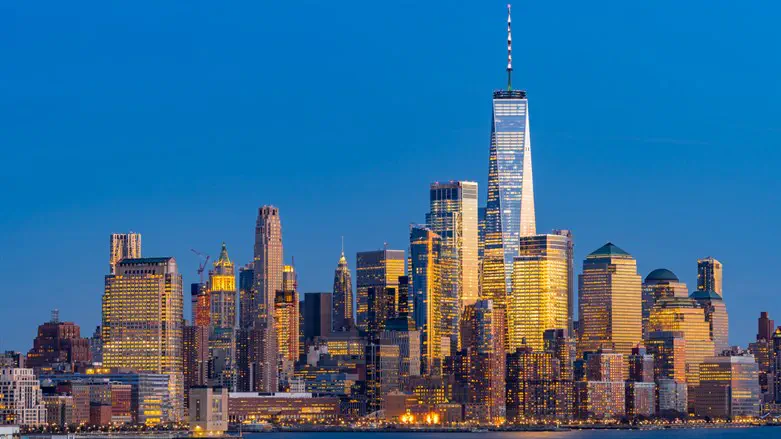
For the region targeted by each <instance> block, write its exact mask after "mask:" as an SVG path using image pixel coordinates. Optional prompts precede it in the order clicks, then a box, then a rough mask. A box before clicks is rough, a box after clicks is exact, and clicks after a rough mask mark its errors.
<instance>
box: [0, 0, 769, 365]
mask: <svg viewBox="0 0 781 439" xmlns="http://www.w3.org/2000/svg"><path fill="white" fill-rule="evenodd" d="M505 3H506V2H503V1H502V2H500V1H481V2H471V1H470V2H467V1H463V2H459V1H448V2H444V1H443V2H434V1H432V2H413V1H399V2H348V1H343V2H315V1H297V2H241V3H239V2H231V3H230V4H222V3H214V2H205V1H204V2H179V1H175V2H174V1H172V2H163V3H162V4H159V3H157V2H143V1H142V2H133V3H126V4H125V3H123V4H119V3H116V4H115V3H111V2H109V3H106V2H83V3H79V4H78V5H74V4H72V3H67V2H50V3H48V4H46V5H41V4H37V3H36V4H32V3H29V4H28V3H13V4H10V3H6V4H2V5H0V53H2V54H3V61H4V63H3V64H4V67H3V68H2V69H0V120H2V122H0V151H2V153H0V157H2V160H1V161H0V163H2V166H1V167H0V185H2V190H1V191H0V194H2V199H1V200H0V201H1V202H2V206H3V207H2V209H0V278H2V279H3V287H2V292H1V293H0V294H2V306H0V349H2V350H5V349H14V350H21V351H27V350H28V349H29V348H30V347H31V345H32V339H33V337H34V336H35V332H36V327H37V325H38V324H40V323H42V322H44V321H46V320H47V319H48V317H49V310H50V309H52V308H59V309H60V316H61V319H63V320H69V321H75V322H76V323H78V324H80V325H81V327H82V333H83V335H85V336H86V335H88V334H90V333H91V332H92V331H93V330H94V328H95V326H96V325H98V324H99V322H100V303H101V294H102V291H103V276H104V275H105V274H106V272H107V270H108V244H109V235H110V234H111V233H112V232H127V231H129V230H134V231H137V232H140V233H142V235H143V253H144V256H174V257H176V258H177V261H178V262H179V266H180V270H181V272H182V273H183V275H184V282H185V290H186V291H189V288H188V287H187V285H188V284H189V283H190V282H194V281H195V280H196V278H197V275H196V268H197V265H198V258H197V257H196V256H195V255H194V254H192V253H191V252H190V248H195V249H198V250H200V251H202V252H205V253H209V254H211V255H213V256H217V255H218V253H219V249H220V243H221V242H222V241H225V242H226V243H227V245H228V251H229V253H230V256H231V258H232V259H233V260H234V261H235V262H236V263H237V265H243V264H244V263H246V262H248V261H250V260H251V257H252V247H253V232H254V224H255V218H256V215H257V208H258V207H259V206H261V205H263V204H274V205H276V206H278V207H279V208H280V211H281V215H282V221H283V240H284V245H285V259H286V261H287V262H288V263H289V262H290V260H291V257H295V264H296V268H297V270H298V272H299V284H300V290H301V292H302V293H304V292H311V291H330V290H331V288H332V283H333V271H334V269H335V268H336V264H337V261H338V257H339V247H340V237H341V236H342V235H344V237H345V248H346V253H347V258H348V262H349V263H350V266H351V269H352V270H353V274H354V264H355V252H356V251H361V250H372V249H378V248H381V247H382V245H383V242H387V243H388V244H389V246H390V248H397V249H405V250H406V248H407V246H408V244H407V241H408V225H409V223H419V222H422V221H424V217H425V213H426V211H427V206H428V199H427V197H428V184H429V183H431V182H432V181H437V180H439V181H443V180H450V179H461V180H475V181H477V182H478V183H479V184H480V197H481V199H480V204H481V205H484V203H485V185H486V181H487V172H488V148H489V135H490V125H489V124H490V119H491V92H492V90H493V89H496V88H502V87H504V86H505V84H506V74H505V71H504V68H505V63H506V61H505V59H506V48H505V30H506V25H505V18H506V17H505V14H506V9H505ZM780 12H781V6H780V5H779V4H777V3H775V2H757V3H748V4H740V5H738V4H735V3H734V2H727V1H720V2H710V1H694V2H685V4H680V2H673V1H662V2H654V3H653V5H650V4H649V5H640V4H637V5H635V4H633V3H632V2H630V4H627V3H625V2H617V1H616V2H603V3H600V4H591V3H581V2H572V3H568V4H554V3H548V2H538V3H534V2H523V3H520V2H515V4H514V7H513V46H514V51H513V58H514V60H513V61H514V62H513V65H514V68H515V73H514V76H513V84H514V86H515V87H517V88H524V89H526V90H528V93H529V111H530V119H531V121H530V123H531V139H532V157H533V167H534V178H535V181H534V186H535V203H536V209H537V228H538V232H539V233H543V232H547V231H549V230H551V229H554V228H568V229H571V230H573V233H574V235H575V248H576V261H575V266H576V271H578V272H579V271H580V268H581V265H582V259H583V257H585V255H586V254H587V253H589V252H590V251H593V250H594V249H596V248H598V247H599V246H601V245H602V244H604V243H605V242H606V241H612V242H614V243H615V244H616V245H618V246H619V247H621V248H623V249H624V250H626V251H628V252H629V253H631V254H632V255H633V256H634V257H635V258H636V259H637V260H638V266H639V271H640V274H641V275H642V276H643V277H645V275H646V274H648V272H650V271H651V270H653V269H655V268H659V267H666V268H669V269H671V270H673V271H674V272H675V273H676V274H677V275H678V276H679V277H680V278H681V280H682V281H684V282H686V283H687V284H688V285H689V288H690V289H694V287H695V284H696V260H697V258H698V257H704V256H708V255H712V256H714V257H716V258H718V259H719V260H721V261H722V262H723V263H724V291H725V293H724V296H725V297H724V299H725V301H726V304H727V309H728V311H729V314H730V340H731V342H732V343H736V344H737V343H739V344H742V345H745V343H747V342H749V341H750V340H752V339H753V338H754V334H755V333H756V317H758V315H759V312H760V311H769V312H770V314H771V317H775V318H777V319H778V320H781V295H780V294H779V293H780V292H781V291H779V286H778V285H779V282H778V276H777V273H776V270H777V269H778V256H777V255H778V249H779V246H781V240H780V239H779V234H778V232H777V231H776V230H775V227H777V226H778V223H779V217H781V206H780V205H779V195H778V194H779V191H781V183H779V178H778V175H777V172H778V169H779V164H781V152H780V151H779V144H780V143H781V142H780V141H781V124H779V122H778V120H779V111H778V107H777V104H776V103H777V102H778V101H779V100H781V85H779V80H778V78H779V77H781V59H780V58H779V57H778V56H776V53H777V50H778V47H777V44H778V35H777V31H776V26H777V20H776V17H778V15H779V13H780ZM186 302H188V305H187V306H186V308H185V313H186V317H188V318H189V315H190V314H189V297H188V298H187V300H186Z"/></svg>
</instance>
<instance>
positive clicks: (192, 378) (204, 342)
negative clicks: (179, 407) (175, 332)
mask: <svg viewBox="0 0 781 439" xmlns="http://www.w3.org/2000/svg"><path fill="white" fill-rule="evenodd" d="M182 356H183V373H184V402H185V405H187V404H188V403H189V394H190V388H191V387H198V386H205V385H206V384H207V383H208V381H207V380H208V378H209V328H208V327H205V326H196V325H192V326H190V325H186V326H185V327H184V331H183V335H182ZM188 407H189V405H188Z"/></svg>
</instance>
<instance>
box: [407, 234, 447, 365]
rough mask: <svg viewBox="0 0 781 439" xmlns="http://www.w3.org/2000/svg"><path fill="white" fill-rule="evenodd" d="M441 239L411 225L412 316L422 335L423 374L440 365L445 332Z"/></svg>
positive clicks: (442, 356)
mask: <svg viewBox="0 0 781 439" xmlns="http://www.w3.org/2000/svg"><path fill="white" fill-rule="evenodd" d="M441 247H442V239H441V238H440V237H439V235H437V234H436V233H434V231H433V230H431V229H429V228H427V227H423V226H411V227H410V245H409V254H410V261H411V264H410V265H411V273H410V275H411V277H412V301H413V307H412V319H413V320H414V321H415V327H416V329H417V330H418V331H420V334H421V342H422V348H421V355H422V357H423V360H422V367H423V371H424V373H432V372H434V371H436V370H437V369H439V368H440V367H441V362H442V359H443V358H444V355H442V344H443V343H442V340H443V337H445V341H446V343H447V344H448V345H449V344H450V341H449V338H448V337H447V336H444V335H443V334H442V324H441V322H442V318H441V309H442V307H441V306H440V300H441V297H442V295H441V291H442V285H441V283H440V264H439V262H440V257H439V256H440V252H441Z"/></svg>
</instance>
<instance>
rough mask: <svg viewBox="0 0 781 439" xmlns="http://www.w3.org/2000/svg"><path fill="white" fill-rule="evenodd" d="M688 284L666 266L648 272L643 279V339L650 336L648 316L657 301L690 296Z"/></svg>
mask: <svg viewBox="0 0 781 439" xmlns="http://www.w3.org/2000/svg"><path fill="white" fill-rule="evenodd" d="M688 296H689V290H688V289H687V288H686V284H685V283H683V282H681V281H679V280H678V276H676V275H675V273H673V272H672V271H670V270H668V269H666V268H657V269H656V270H654V271H652V272H650V273H648V276H646V277H645V281H643V339H645V338H647V337H648V317H649V316H650V315H651V309H652V308H653V307H654V304H656V302H657V301H659V300H661V299H664V298H669V297H684V298H685V297H688Z"/></svg>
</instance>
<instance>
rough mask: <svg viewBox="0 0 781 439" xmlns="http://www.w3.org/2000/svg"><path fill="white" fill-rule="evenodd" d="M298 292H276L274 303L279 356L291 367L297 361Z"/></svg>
mask: <svg viewBox="0 0 781 439" xmlns="http://www.w3.org/2000/svg"><path fill="white" fill-rule="evenodd" d="M298 302H299V299H298V291H296V290H285V291H277V296H276V299H275V301H274V308H275V311H274V314H275V317H274V319H275V322H276V325H277V343H278V345H279V355H280V357H281V358H282V359H283V361H288V362H290V364H291V365H292V364H293V363H294V362H295V361H296V360H298V325H299V321H300V319H299V316H298Z"/></svg>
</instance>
